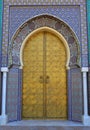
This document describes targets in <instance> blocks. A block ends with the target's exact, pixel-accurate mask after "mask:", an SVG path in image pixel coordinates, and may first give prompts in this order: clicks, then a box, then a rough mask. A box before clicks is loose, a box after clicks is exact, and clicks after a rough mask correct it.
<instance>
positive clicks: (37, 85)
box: [22, 32, 67, 119]
mask: <svg viewBox="0 0 90 130" xmlns="http://www.w3.org/2000/svg"><path fill="white" fill-rule="evenodd" d="M23 60H24V68H23V94H22V98H23V108H22V118H29V119H34V118H35V119H36V118H42V119H43V118H44V119H49V118H50V119H66V118H67V88H66V69H65V63H66V52H65V46H64V44H63V43H62V41H61V40H60V39H59V38H58V37H57V36H55V35H53V34H52V33H49V32H39V33H36V34H34V35H33V36H32V37H30V38H29V39H28V41H27V43H26V44H25V48H24V53H23Z"/></svg>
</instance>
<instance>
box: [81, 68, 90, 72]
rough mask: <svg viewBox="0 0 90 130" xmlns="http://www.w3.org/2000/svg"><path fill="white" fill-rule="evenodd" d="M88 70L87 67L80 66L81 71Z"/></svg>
mask: <svg viewBox="0 0 90 130" xmlns="http://www.w3.org/2000/svg"><path fill="white" fill-rule="evenodd" d="M88 71H89V69H88V67H82V68H81V72H88Z"/></svg>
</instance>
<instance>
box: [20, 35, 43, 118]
mask: <svg viewBox="0 0 90 130" xmlns="http://www.w3.org/2000/svg"><path fill="white" fill-rule="evenodd" d="M42 41H43V33H39V34H36V35H33V36H32V37H31V38H30V39H28V41H27V43H26V44H25V48H24V53H23V59H24V68H23V110H22V117H23V118H39V117H40V118H41V117H43V83H41V82H43V81H41V80H43V79H40V76H43V42H42Z"/></svg>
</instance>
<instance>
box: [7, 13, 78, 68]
mask: <svg viewBox="0 0 90 130" xmlns="http://www.w3.org/2000/svg"><path fill="white" fill-rule="evenodd" d="M42 27H49V28H51V29H53V30H56V31H57V32H58V33H59V34H60V35H62V36H63V37H64V39H65V40H66V42H67V43H68V46H69V49H70V63H69V66H75V65H80V48H79V42H78V39H77V37H76V35H75V33H74V32H73V31H72V29H71V28H70V27H69V26H68V25H67V24H66V23H65V22H64V21H62V20H60V19H58V18H56V17H54V16H49V15H40V16H37V17H34V18H32V19H30V20H29V21H27V22H25V23H24V24H23V25H22V26H21V27H19V28H18V30H17V31H16V32H15V34H14V36H13V37H12V40H11V43H10V45H9V51H8V52H9V54H8V57H9V63H8V65H9V66H10V65H11V64H13V65H19V66H20V65H21V63H20V49H21V46H22V43H23V41H24V39H25V38H26V37H27V36H28V35H29V34H30V33H31V32H33V31H34V30H36V29H39V28H42Z"/></svg>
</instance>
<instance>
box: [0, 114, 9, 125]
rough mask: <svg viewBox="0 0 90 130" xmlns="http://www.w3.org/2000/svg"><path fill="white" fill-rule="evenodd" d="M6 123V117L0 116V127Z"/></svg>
mask: <svg viewBox="0 0 90 130" xmlns="http://www.w3.org/2000/svg"><path fill="white" fill-rule="evenodd" d="M7 122H8V117H7V115H4V116H2V115H1V116H0V125H6V124H7Z"/></svg>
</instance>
